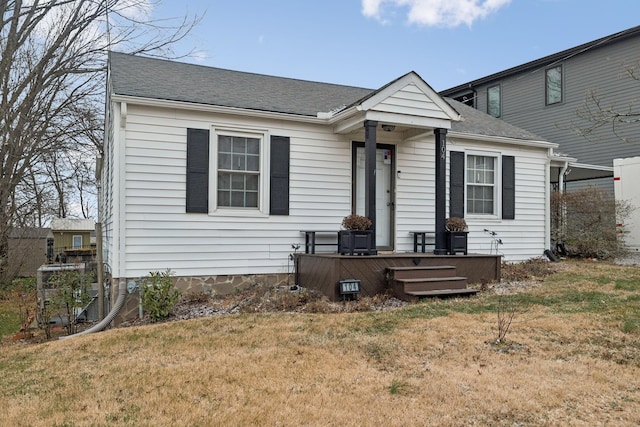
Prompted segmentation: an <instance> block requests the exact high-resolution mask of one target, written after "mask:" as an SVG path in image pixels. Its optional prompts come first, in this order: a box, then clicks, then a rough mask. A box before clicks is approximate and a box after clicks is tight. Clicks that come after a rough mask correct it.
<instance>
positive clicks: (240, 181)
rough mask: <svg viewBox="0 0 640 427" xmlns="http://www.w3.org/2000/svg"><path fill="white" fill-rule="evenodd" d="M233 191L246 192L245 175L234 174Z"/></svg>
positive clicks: (232, 179) (232, 177)
mask: <svg viewBox="0 0 640 427" xmlns="http://www.w3.org/2000/svg"><path fill="white" fill-rule="evenodd" d="M231 189H232V190H240V191H244V175H241V174H233V175H232V176H231Z"/></svg>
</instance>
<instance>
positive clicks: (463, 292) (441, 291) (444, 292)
mask: <svg viewBox="0 0 640 427" xmlns="http://www.w3.org/2000/svg"><path fill="white" fill-rule="evenodd" d="M406 293H407V294H408V295H412V296H415V297H437V296H440V295H471V294H476V293H478V290H477V289H472V288H465V289H438V290H434V291H415V292H406Z"/></svg>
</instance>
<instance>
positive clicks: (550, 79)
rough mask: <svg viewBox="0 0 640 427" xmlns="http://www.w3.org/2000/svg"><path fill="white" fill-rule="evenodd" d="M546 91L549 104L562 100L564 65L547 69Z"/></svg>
mask: <svg viewBox="0 0 640 427" xmlns="http://www.w3.org/2000/svg"><path fill="white" fill-rule="evenodd" d="M545 93H546V97H547V101H546V102H547V105H551V104H557V103H558V102H562V65H558V66H557V67H553V68H548V69H547V70H546V72H545Z"/></svg>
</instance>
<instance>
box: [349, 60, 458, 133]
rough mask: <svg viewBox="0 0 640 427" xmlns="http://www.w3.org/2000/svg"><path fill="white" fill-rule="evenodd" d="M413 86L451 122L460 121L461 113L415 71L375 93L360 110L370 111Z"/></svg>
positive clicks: (365, 101) (364, 101)
mask: <svg viewBox="0 0 640 427" xmlns="http://www.w3.org/2000/svg"><path fill="white" fill-rule="evenodd" d="M411 84H413V85H415V86H416V87H417V88H418V89H419V90H420V91H421V92H422V93H423V94H424V95H426V97H427V98H429V100H431V102H433V103H434V104H435V105H437V106H438V108H439V109H440V110H441V111H442V112H443V113H444V114H445V115H446V116H447V117H448V118H449V119H450V120H454V121H458V120H460V113H458V112H457V111H456V110H455V109H454V108H453V107H451V106H450V105H449V104H448V103H447V102H446V101H445V100H444V99H443V98H442V97H441V96H440V95H439V94H438V93H437V92H436V91H435V90H433V89H432V88H431V86H429V85H428V84H427V82H425V81H424V80H423V79H422V78H421V77H420V76H419V75H418V74H416V73H415V72H413V71H411V72H410V73H408V74H405V75H404V76H402V77H400V78H398V79H396V80H394V81H393V82H391V83H389V84H387V85H386V86H383V87H382V88H380V89H379V90H377V91H376V92H374V93H373V95H371V96H369V97H367V98H366V99H364V100H363V101H362V102H361V103H360V105H359V108H360V109H361V110H364V111H367V110H370V109H371V108H373V107H374V106H376V105H378V104H379V103H381V102H382V101H384V100H385V99H387V98H389V97H390V96H392V95H393V94H395V93H397V92H399V91H401V90H402V89H404V88H405V87H407V86H409V85H411Z"/></svg>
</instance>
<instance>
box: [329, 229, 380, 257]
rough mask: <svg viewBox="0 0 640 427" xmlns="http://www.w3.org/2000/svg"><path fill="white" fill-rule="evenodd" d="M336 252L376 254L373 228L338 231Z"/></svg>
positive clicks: (343, 253) (342, 253)
mask: <svg viewBox="0 0 640 427" xmlns="http://www.w3.org/2000/svg"><path fill="white" fill-rule="evenodd" d="M338 253H339V254H341V255H376V254H377V253H378V251H377V250H376V248H375V247H374V245H373V230H340V231H338Z"/></svg>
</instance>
